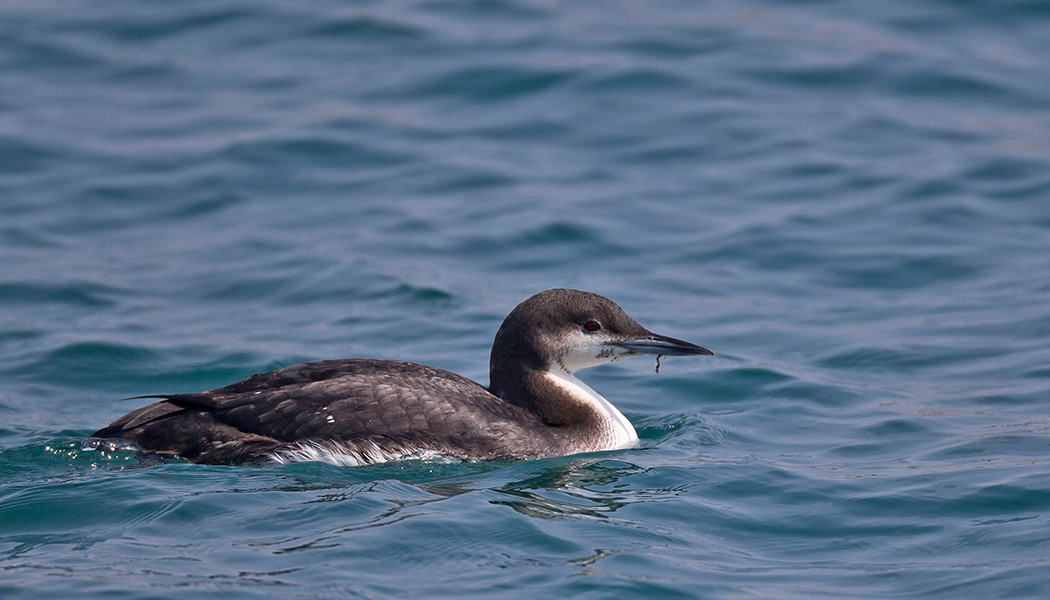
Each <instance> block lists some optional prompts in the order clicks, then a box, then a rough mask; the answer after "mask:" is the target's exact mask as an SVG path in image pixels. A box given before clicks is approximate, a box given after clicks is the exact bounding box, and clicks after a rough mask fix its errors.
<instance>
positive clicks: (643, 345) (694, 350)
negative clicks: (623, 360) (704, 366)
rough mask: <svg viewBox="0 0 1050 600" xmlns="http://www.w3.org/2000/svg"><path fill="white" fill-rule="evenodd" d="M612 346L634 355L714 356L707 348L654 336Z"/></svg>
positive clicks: (670, 338) (616, 343)
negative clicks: (626, 350)
mask: <svg viewBox="0 0 1050 600" xmlns="http://www.w3.org/2000/svg"><path fill="white" fill-rule="evenodd" d="M612 345H614V346H619V347H621V348H626V349H628V350H630V351H631V352H634V353H635V354H657V355H660V356H691V355H704V356H710V355H713V354H714V352H711V351H710V350H708V349H707V348H703V347H701V346H697V345H696V344H692V343H690V342H686V341H683V340H677V339H675V338H672V337H667V336H664V335H656V334H653V335H652V336H649V337H644V338H638V339H635V340H627V341H626V342H613V344H612Z"/></svg>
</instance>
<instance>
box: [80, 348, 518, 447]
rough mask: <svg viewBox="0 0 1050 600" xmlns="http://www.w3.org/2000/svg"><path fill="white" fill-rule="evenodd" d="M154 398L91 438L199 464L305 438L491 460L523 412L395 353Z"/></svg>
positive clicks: (323, 363)
mask: <svg viewBox="0 0 1050 600" xmlns="http://www.w3.org/2000/svg"><path fill="white" fill-rule="evenodd" d="M158 397H160V398H164V401H162V402H157V403H154V404H151V405H149V406H145V407H143V408H140V409H138V410H136V411H133V412H132V413H129V414H128V415H125V416H124V417H121V418H120V419H117V420H116V421H114V422H113V423H112V424H111V425H110V426H108V427H106V428H103V429H101V430H99V431H98V432H96V434H95V435H96V437H117V438H124V439H129V440H131V441H133V442H135V443H136V444H138V445H139V446H140V447H142V448H144V449H147V450H152V451H155V452H167V453H172V454H177V455H179V456H183V457H185V458H187V459H189V460H193V461H196V462H243V461H246V460H259V459H260V458H262V457H272V456H274V455H275V454H280V452H281V451H286V453H287V451H289V450H290V449H291V450H294V449H296V448H301V447H310V446H311V444H312V445H313V446H317V445H318V444H325V445H326V447H331V448H330V449H331V450H332V451H338V450H339V449H342V450H344V451H346V452H348V453H350V454H353V453H355V452H356V453H360V454H361V455H362V456H363V457H364V459H363V460H361V461H359V462H373V459H375V458H376V457H377V456H379V455H378V454H377V453H376V452H375V451H374V450H375V448H391V449H394V451H395V453H396V452H403V453H411V452H413V451H419V450H433V451H437V452H450V451H452V450H457V451H458V453H461V454H466V456H462V458H498V457H499V448H500V446H501V443H500V442H501V441H502V440H501V438H503V437H504V436H506V435H508V434H513V433H514V432H515V430H516V429H517V428H520V424H521V423H522V422H527V421H528V420H529V418H530V417H529V416H528V415H526V414H525V412H524V411H522V410H521V409H518V408H517V407H514V406H512V405H509V404H506V403H503V402H501V401H499V400H498V399H497V398H495V397H494V396H492V395H491V394H489V392H488V391H487V390H486V389H485V388H483V387H482V386H480V385H478V384H476V383H474V382H472V381H470V380H469V379H466V378H464V377H460V376H458V375H455V374H453V373H449V372H447V371H442V370H439V369H434V368H432V367H426V366H423V365H417V364H413V363H403V362H396V361H378V360H358V359H347V360H326V361H316V362H310V363H303V364H300V365H295V366H291V367H287V368H284V369H279V370H277V371H272V372H269V373H262V374H259V375H255V376H252V377H250V378H248V379H245V380H244V381H240V382H238V383H235V384H232V385H229V386H226V387H223V388H219V389H216V390H212V391H209V392H202V393H197V394H174V395H166V396H158ZM447 398H456V399H457V401H456V402H455V403H451V402H447V401H445V400H444V399H447ZM479 415H480V417H479ZM479 418H480V419H481V422H479ZM435 432H440V439H438V438H437V437H435ZM464 449H465V450H464ZM303 458H304V459H310V456H309V453H307V454H304V455H303Z"/></svg>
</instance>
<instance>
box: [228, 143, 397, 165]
mask: <svg viewBox="0 0 1050 600" xmlns="http://www.w3.org/2000/svg"><path fill="white" fill-rule="evenodd" d="M223 154H224V155H226V156H228V157H230V158H233V159H235V160H237V161H238V162H244V163H247V164H250V165H253V166H257V167H267V166H280V167H281V168H287V167H288V165H289V163H292V164H306V165H309V166H310V167H311V168H317V167H327V168H336V167H338V168H340V169H355V168H364V167H369V168H382V167H390V166H396V165H400V164H402V163H404V162H406V161H407V160H409V159H410V157H409V156H408V155H405V154H402V153H398V152H392V151H390V150H386V149H383V148H381V147H377V146H375V145H365V144H361V143H356V142H353V141H350V140H342V139H332V138H327V137H323V138H322V137H316V136H313V137H303V138H294V139H263V140H253V141H250V142H244V141H242V142H237V143H235V144H232V145H231V146H230V147H228V148H227V149H226V150H225V151H224V152H223Z"/></svg>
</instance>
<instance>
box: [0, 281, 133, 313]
mask: <svg viewBox="0 0 1050 600" xmlns="http://www.w3.org/2000/svg"><path fill="white" fill-rule="evenodd" d="M122 295H123V294H122V293H121V292H120V291H119V290H116V289H113V288H107V287H105V286H101V285H98V284H91V283H79V284H76V285H58V286H56V285H48V284H41V283H29V282H23V283H0V302H2V303H4V304H7V305H9V306H11V305H15V306H17V305H29V306H39V305H41V304H51V303H54V304H70V305H74V306H80V307H85V308H88V307H93V308H98V307H108V306H114V305H116V304H117V300H116V298H118V297H120V296H122Z"/></svg>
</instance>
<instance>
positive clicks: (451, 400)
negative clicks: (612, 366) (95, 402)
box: [86, 289, 713, 466]
mask: <svg viewBox="0 0 1050 600" xmlns="http://www.w3.org/2000/svg"><path fill="white" fill-rule="evenodd" d="M639 354H655V355H657V361H658V362H657V365H658V366H659V356H661V355H664V356H676V355H677V356H682V355H710V354H713V353H712V352H711V351H710V350H707V349H706V348H702V347H700V346H697V345H695V344H691V343H689V342H685V341H682V340H678V339H675V338H671V337H667V336H663V335H657V334H655V333H652V332H650V331H649V330H647V329H645V328H644V327H642V326H641V325H639V324H638V323H637V322H636V321H635V320H634V319H632V318H631V317H629V316H627V313H625V312H624V311H623V309H621V308H620V307H619V306H617V305H616V303H614V302H613V301H612V300H609V299H608V298H605V297H603V296H600V295H598V294H594V293H590V292H583V291H578V290H568V289H551V290H546V291H544V292H540V293H538V294H536V295H535V296H532V297H531V298H529V299H527V300H525V301H524V302H522V303H521V304H519V305H518V306H517V307H516V308H515V309H514V310H513V311H511V313H510V314H509V315H508V316H507V318H506V319H505V320H504V321H503V324H502V325H501V326H500V328H499V331H498V332H497V333H496V338H495V340H494V341H493V344H492V354H491V358H490V362H489V377H490V382H489V387H487V388H486V387H483V386H481V385H479V384H477V383H475V382H473V381H471V380H469V379H467V378H465V377H462V376H460V375H456V374H455V373H450V372H448V371H443V370H440V369H436V368H433V367H428V366H424V365H419V364H414V363H408V362H401V361H393V360H375V359H338V360H319V361H314V362H306V363H302V364H299V365H294V366H291V367H286V368H283V369H278V370H276V371H271V372H268V373H262V374H259V375H254V376H252V377H249V378H248V379H245V380H244V381H240V382H238V383H234V384H231V385H228V386H226V387H222V388H218V389H215V390H211V391H208V392H200V393H190V394H166V395H165V394H160V395H150V396H138V397H137V398H160V399H162V400H161V401H160V402H155V403H153V404H149V405H147V406H144V407H142V408H139V409H138V410H135V411H133V412H131V413H128V414H126V415H124V416H123V417H120V418H119V419H117V420H116V421H114V422H113V423H111V424H110V425H108V426H107V427H103V428H102V429H100V430H98V431H96V432H95V433H94V434H93V435H92V438H93V440H94V441H96V442H101V441H102V440H107V439H116V440H125V441H126V442H131V444H130V445H128V446H130V448H133V449H135V450H138V451H140V452H145V453H148V454H154V455H160V456H170V457H178V458H183V459H185V460H189V461H191V462H195V463H202V464H267V463H270V464H273V463H288V462H299V461H323V462H327V463H331V464H335V465H340V466H359V465H365V464H370V463H378V462H386V461H390V460H397V459H402V458H413V457H429V456H444V457H451V458H455V459H461V460H466V461H484V460H519V459H525V460H528V459H538V458H550V457H556V456H565V455H569V454H577V453H583V452H598V451H603V450H617V449H622V448H629V447H632V446H636V445H637V444H638V434H637V433H636V432H635V430H634V427H633V426H632V425H631V422H630V421H628V420H627V418H626V417H624V416H623V414H622V413H620V411H619V410H617V409H616V407H615V406H613V405H612V404H611V403H610V402H609V401H608V400H606V399H605V398H603V397H602V396H601V395H599V394H598V393H597V392H595V391H594V390H593V389H591V388H590V387H589V386H588V385H587V384H585V383H583V382H582V381H580V380H579V379H577V378H576V377H575V375H574V373H575V372H576V371H578V370H579V369H584V368H587V367H593V366H597V365H601V364H605V363H610V362H614V361H617V360H620V359H622V358H626V357H629V356H636V355H639ZM126 442H124V443H125V444H126ZM86 447H87V446H86Z"/></svg>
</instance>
